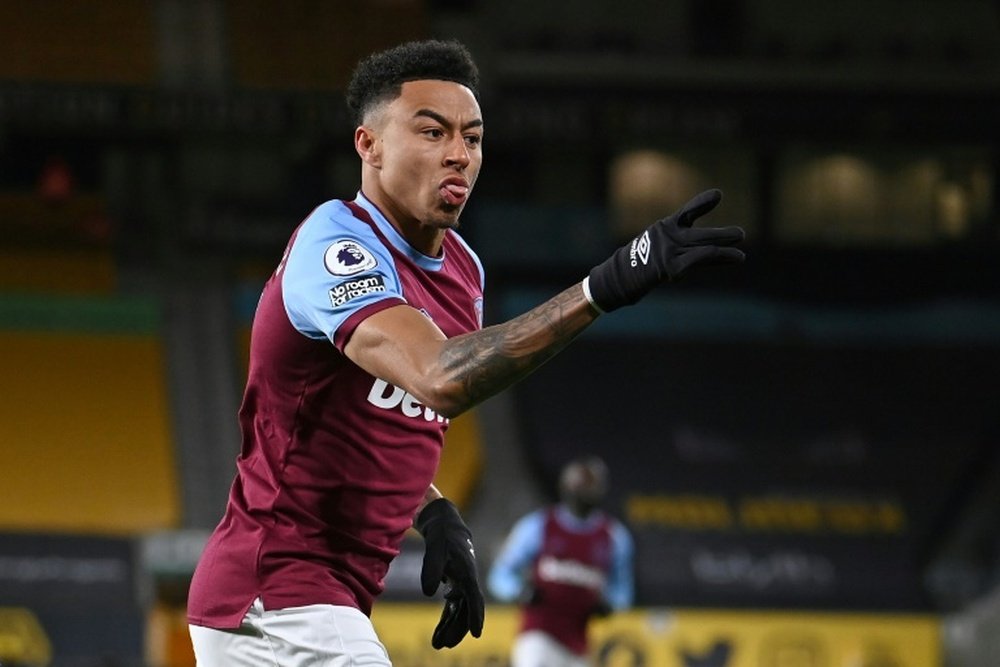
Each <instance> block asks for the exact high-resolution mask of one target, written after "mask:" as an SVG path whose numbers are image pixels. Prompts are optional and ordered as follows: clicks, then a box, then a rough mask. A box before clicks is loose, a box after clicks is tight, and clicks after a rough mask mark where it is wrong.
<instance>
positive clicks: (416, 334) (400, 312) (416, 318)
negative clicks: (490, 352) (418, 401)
mask: <svg viewBox="0 0 1000 667" xmlns="http://www.w3.org/2000/svg"><path fill="white" fill-rule="evenodd" d="M445 340H447V338H446V336H445V335H444V333H443V332H442V331H441V329H439V328H438V326H437V325H436V324H434V322H432V321H431V320H430V318H428V317H427V316H425V315H424V314H423V313H421V312H420V311H419V310H417V309H416V308H413V307H412V306H408V305H405V304H399V305H396V306H392V307H390V308H386V309H384V310H381V311H379V312H377V313H375V314H373V315H371V316H370V317H366V318H365V319H364V320H363V321H361V322H360V323H359V324H358V325H357V327H356V328H355V329H354V332H353V333H352V334H351V337H350V339H349V340H348V341H347V343H346V344H345V345H344V354H345V355H347V358H348V359H350V360H351V361H353V362H354V363H355V364H357V365H358V366H360V367H361V368H363V369H364V370H365V371H367V372H368V373H370V374H371V375H374V376H375V377H377V378H380V379H382V380H385V381H386V382H389V383H391V384H394V385H396V386H397V387H402V388H403V389H406V390H407V391H409V392H410V393H412V394H414V395H415V396H417V397H418V398H420V397H422V396H424V395H426V393H427V392H428V391H430V388H429V387H428V384H429V383H433V381H434V379H435V369H436V368H437V365H438V362H439V359H440V355H441V348H442V346H443V345H444V342H445Z"/></svg>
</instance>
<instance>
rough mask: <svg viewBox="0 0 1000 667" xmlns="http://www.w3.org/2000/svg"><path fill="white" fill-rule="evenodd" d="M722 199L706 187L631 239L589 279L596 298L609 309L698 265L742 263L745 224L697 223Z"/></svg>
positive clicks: (591, 293)
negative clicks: (697, 224)
mask: <svg viewBox="0 0 1000 667" xmlns="http://www.w3.org/2000/svg"><path fill="white" fill-rule="evenodd" d="M721 200H722V192H721V191H719V190H706V191H705V192H702V193H701V194H699V195H697V196H696V197H694V199H692V200H691V201H689V202H688V203H686V204H684V206H682V207H681V209H680V210H679V211H677V212H676V213H674V214H673V215H671V216H670V217H667V218H663V219H661V220H657V221H656V222H655V223H653V224H652V225H651V226H650V227H648V228H647V229H646V231H644V232H643V233H642V234H640V235H639V236H637V237H636V238H635V239H633V240H632V241H631V242H630V243H628V244H626V245H624V246H622V247H621V248H619V249H618V250H616V251H615V252H614V253H613V254H612V255H611V257H609V258H608V259H606V260H604V261H603V262H602V263H600V264H598V265H597V266H595V267H594V268H593V269H591V270H590V275H588V276H587V279H586V280H585V281H584V288H585V289H587V290H589V298H590V299H591V301H592V303H594V305H596V306H597V307H598V308H599V309H600V310H602V311H603V312H605V313H609V312H611V311H612V310H615V309H616V308H621V307H622V306H627V305H630V304H633V303H635V302H636V301H638V300H639V299H641V298H642V297H643V296H645V294H646V293H647V292H649V290H651V289H653V288H654V287H656V286H657V285H659V284H660V283H663V282H667V281H672V280H677V279H678V278H680V277H681V276H682V275H683V274H684V273H685V272H686V271H688V270H689V269H690V268H691V267H693V266H695V265H708V264H729V263H735V262H742V261H743V260H744V258H745V256H744V254H743V251H742V250H740V249H739V248H734V247H732V246H734V245H736V244H737V243H739V242H740V241H742V240H743V238H744V234H743V230H742V229H741V228H739V227H697V228H696V227H693V226H692V225H693V224H694V221H695V220H697V219H698V218H700V217H701V216H703V215H705V214H706V213H708V212H709V211H711V210H712V209H713V208H715V207H716V206H717V205H718V204H719V202H720V201H721Z"/></svg>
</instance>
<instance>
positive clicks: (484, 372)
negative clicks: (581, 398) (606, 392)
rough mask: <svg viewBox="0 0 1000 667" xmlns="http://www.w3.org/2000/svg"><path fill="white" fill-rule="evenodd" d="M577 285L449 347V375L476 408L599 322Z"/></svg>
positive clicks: (446, 357) (445, 355)
mask: <svg viewBox="0 0 1000 667" xmlns="http://www.w3.org/2000/svg"><path fill="white" fill-rule="evenodd" d="M581 294H582V292H581V289H580V286H579V285H575V286H573V287H570V288H568V289H566V290H564V291H563V292H562V293H560V294H558V295H557V296H555V297H553V298H552V299H549V300H548V301H546V302H545V303H543V304H541V305H539V306H537V307H535V308H533V309H532V310H529V311H528V312H526V313H524V314H523V315H520V316H518V317H515V318H514V319H512V320H509V321H507V322H504V323H503V324H497V325H494V326H491V327H487V328H485V329H483V330H481V331H477V332H474V333H471V334H466V335H464V336H458V337H456V338H453V339H451V340H449V341H448V343H447V344H446V345H445V348H444V350H443V362H444V368H445V371H446V372H447V373H448V375H449V376H450V377H451V378H453V379H454V380H455V381H457V382H460V383H461V384H462V386H463V388H464V389H465V393H466V397H467V399H468V402H469V403H468V404H469V405H470V406H471V405H475V404H476V403H479V402H480V401H482V400H484V399H486V398H489V397H490V396H492V395H493V394H496V393H497V392H499V391H501V390H503V389H505V388H506V387H508V386H510V385H511V384H513V383H515V382H517V381H518V380H520V379H521V378H523V377H524V376H526V375H528V374H529V373H531V372H532V371H534V370H535V369H536V368H538V367H539V366H541V365H542V364H543V363H545V362H546V361H548V360H549V359H550V358H551V357H552V356H553V355H555V354H556V353H557V352H559V351H560V350H561V349H562V348H563V347H565V346H566V344H568V343H569V342H570V341H571V340H573V338H574V337H575V336H576V335H577V334H579V333H580V332H581V331H583V330H584V329H585V328H586V327H587V325H589V324H590V323H591V322H593V321H594V319H595V318H596V314H595V313H594V312H593V311H591V310H590V308H589V307H587V306H586V305H585V303H582V302H581Z"/></svg>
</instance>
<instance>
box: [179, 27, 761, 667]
mask: <svg viewBox="0 0 1000 667" xmlns="http://www.w3.org/2000/svg"><path fill="white" fill-rule="evenodd" d="M477 87H478V72H477V69H476V66H475V64H474V62H473V60H472V58H471V57H470V55H469V53H468V51H467V50H466V49H465V47H463V46H462V45H461V44H459V43H457V42H439V41H434V40H431V41H424V42H411V43H407V44H403V45H400V46H398V47H395V48H392V49H389V50H386V51H383V52H379V53H376V54H373V55H371V56H369V57H367V58H365V59H364V60H363V61H362V62H360V63H359V64H358V66H357V68H356V69H355V72H354V74H353V76H352V78H351V81H350V84H349V85H348V89H347V101H348V105H349V106H350V108H351V109H352V111H353V112H354V113H355V117H356V120H357V127H356V129H355V131H354V147H355V149H356V151H357V153H358V156H359V158H360V162H361V189H360V191H359V192H358V193H357V195H356V196H355V197H354V199H349V200H331V201H328V202H326V203H323V204H320V205H319V206H318V207H317V208H316V209H315V210H314V211H313V212H312V213H310V214H309V216H308V217H307V218H306V219H305V220H304V221H303V222H302V223H301V224H300V225H299V227H298V228H297V229H296V230H295V232H294V233H293V234H292V237H291V239H290V240H289V242H288V246H287V248H286V250H285V253H284V256H283V257H282V259H281V261H280V262H279V264H278V266H277V268H276V269H275V271H274V274H273V275H272V276H271V278H270V279H269V280H268V282H267V283H266V284H265V286H264V289H263V292H262V294H261V297H260V301H259V304H258V306H257V312H256V314H255V316H254V323H253V328H252V333H251V342H250V369H249V377H248V379H247V386H246V391H245V393H244V397H243V404H242V406H241V408H240V414H239V417H240V425H241V429H242V434H243V445H242V451H241V453H240V455H239V457H238V459H237V462H236V467H237V473H236V479H235V481H234V483H233V486H232V490H231V492H230V495H229V500H228V502H227V506H226V509H225V514H224V516H223V517H222V520H221V522H220V523H219V525H218V527H217V528H216V529H215V531H214V532H213V534H212V536H211V537H210V539H209V541H208V544H207V545H206V548H205V551H204V553H203V554H202V557H201V559H200V561H199V564H198V567H197V568H196V570H195V574H194V578H193V580H192V582H191V589H190V595H189V600H188V620H189V624H190V629H191V636H192V640H193V643H194V648H195V654H196V656H197V659H198V661H199V664H200V665H203V666H206V667H207V666H213V667H216V666H228V665H248V666H249V665H253V666H254V667H260V666H261V665H281V666H282V667H290V666H291V667H294V666H297V665H360V664H365V665H389V664H390V661H389V658H388V656H387V655H386V652H385V649H384V647H383V646H382V644H381V643H380V642H379V640H378V638H377V637H376V635H375V632H374V630H373V628H372V625H371V622H370V621H369V618H368V616H369V613H370V612H371V608H372V604H373V602H374V600H375V598H376V597H377V596H378V594H379V593H380V592H381V590H382V587H383V579H384V576H385V574H386V571H387V569H388V567H389V564H390V562H391V561H392V559H393V558H394V557H395V556H396V555H397V553H398V551H399V544H400V542H401V540H402V538H403V535H404V533H405V532H406V530H407V529H408V528H409V527H410V526H411V525H413V526H415V527H416V529H417V530H418V531H419V532H420V533H421V534H422V535H423V537H424V541H425V555H424V561H423V569H422V571H421V584H422V587H423V590H424V592H425V593H426V594H427V595H433V594H434V593H435V592H436V591H437V589H438V587H439V586H440V585H441V584H442V583H444V584H445V591H446V592H445V603H444V609H443V611H442V615H441V620H440V623H439V624H438V625H437V627H436V628H435V630H434V633H433V636H432V638H431V643H432V644H433V646H434V647H435V648H440V647H452V646H455V645H456V644H457V643H458V642H459V641H461V639H462V638H463V637H464V636H465V635H466V634H468V633H471V634H472V635H473V636H477V637H478V636H479V635H480V633H481V631H482V626H483V613H484V612H483V609H484V603H483V595H482V592H481V590H480V586H479V582H478V577H477V573H476V563H475V556H474V550H473V547H472V541H471V534H470V532H469V529H468V528H467V527H466V525H465V523H464V522H463V521H462V519H461V517H460V516H459V513H458V511H457V510H456V508H455V506H454V505H453V504H451V503H450V502H449V501H448V500H447V499H445V498H442V497H441V494H440V493H438V491H437V490H436V489H435V488H434V487H433V486H432V484H431V482H432V480H433V477H434V473H435V470H436V468H437V465H438V460H439V455H440V450H441V447H442V444H443V441H444V432H445V430H446V428H447V427H448V419H449V418H451V417H454V416H456V415H458V414H461V413H462V412H463V411H465V410H467V409H469V408H470V407H472V406H474V405H476V404H477V403H479V402H481V401H482V400H484V399H485V398H487V397H489V396H491V395H493V394H496V393H497V392H499V391H500V390H502V389H504V388H506V387H508V386H510V385H511V384H512V383H514V382H516V381H517V380H519V379H521V378H523V377H524V376H526V375H528V374H529V373H531V372H532V371H533V370H535V369H536V368H538V366H540V365H541V364H542V363H543V362H544V361H545V360H547V359H549V358H550V357H551V356H552V355H554V354H555V353H556V352H558V351H559V350H560V349H561V348H562V347H563V346H565V345H566V344H567V343H569V342H570V340H571V339H572V338H573V337H574V336H576V335H577V334H578V333H580V332H581V331H582V330H583V329H585V328H586V327H587V326H588V325H590V324H591V323H592V322H594V320H596V319H597V317H598V316H599V315H600V313H601V312H610V311H612V310H614V309H615V308H618V307H620V306H624V305H626V304H629V303H634V302H635V301H637V300H639V299H640V298H641V297H642V296H643V294H645V293H646V292H647V291H649V290H650V289H652V288H653V287H655V286H656V285H658V284H660V283H663V282H667V281H670V280H673V279H676V278H677V277H678V276H680V275H681V274H682V273H683V272H684V271H685V270H687V269H688V268H690V267H691V266H693V265H695V264H698V263H709V262H726V261H728V262H732V261H740V260H741V259H742V258H743V253H742V252H741V251H740V250H739V249H737V248H735V247H732V246H733V245H734V244H736V243H738V242H739V241H740V240H742V238H743V234H742V231H741V230H740V229H739V228H727V229H726V228H724V229H714V230H713V229H707V228H699V229H695V228H692V227H691V224H692V223H693V222H694V220H695V219H696V218H697V217H699V216H700V215H702V214H704V213H707V212H708V211H709V210H711V209H712V208H713V207H714V206H715V204H716V203H718V200H719V197H720V194H719V193H718V191H710V192H708V193H703V194H702V195H700V196H699V197H697V198H696V199H695V200H693V201H692V202H691V203H690V204H688V205H687V206H686V207H685V208H684V209H682V210H681V211H680V212H678V213H677V214H675V215H673V216H671V217H669V218H665V219H664V220H661V221H659V222H657V223H655V224H654V225H652V226H651V227H650V228H649V229H648V230H647V231H646V232H645V233H644V234H643V235H641V236H640V238H638V239H636V241H635V242H634V243H632V244H630V245H629V246H626V247H623V248H621V249H619V250H618V251H616V252H615V253H614V254H613V255H612V256H611V257H610V258H609V259H608V260H606V261H605V262H603V263H602V264H600V265H599V266H597V267H595V268H594V269H593V270H591V271H590V273H589V275H588V276H587V277H586V278H585V279H584V280H583V281H582V282H579V283H577V284H575V285H573V286H572V287H569V288H568V289H566V290H565V291H563V292H562V293H561V294H559V295H558V296H556V297H554V298H552V299H551V300H550V301H548V302H546V303H544V304H542V305H540V306H538V307H536V308H535V309H533V310H531V311H529V312H527V313H525V314H523V315H521V316H519V317H517V318H515V319H513V320H511V321H509V322H505V323H503V324H498V325H495V326H490V327H487V328H485V329H484V328H481V327H482V314H483V282H484V281H483V270H482V266H481V264H480V262H479V260H478V259H477V257H476V255H475V253H473V251H472V250H471V249H470V248H469V247H468V246H467V245H466V244H465V242H464V241H463V240H462V239H461V237H460V236H459V235H458V234H457V233H456V231H455V230H456V228H457V227H458V224H459V218H460V216H461V213H462V209H463V208H464V207H465V204H466V202H467V201H468V200H469V196H470V194H471V193H472V190H473V187H474V186H475V184H476V178H477V177H478V175H479V169H480V166H481V164H482V159H483V133H484V119H483V115H482V113H481V111H480V107H479V102H478V98H477V95H478V92H477Z"/></svg>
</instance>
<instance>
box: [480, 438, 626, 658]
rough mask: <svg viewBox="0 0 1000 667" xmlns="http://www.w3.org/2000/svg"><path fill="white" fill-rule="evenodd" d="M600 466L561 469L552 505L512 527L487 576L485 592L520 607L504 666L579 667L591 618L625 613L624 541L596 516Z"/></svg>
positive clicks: (603, 476)
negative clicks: (555, 501) (556, 499)
mask: <svg viewBox="0 0 1000 667" xmlns="http://www.w3.org/2000/svg"><path fill="white" fill-rule="evenodd" d="M606 492H607V467H606V466H605V465H604V462H603V461H601V460H600V459H599V458H596V457H588V458H583V459H578V460H575V461H571V462H570V463H568V464H567V465H566V466H565V467H564V468H563V469H562V472H561V474H560V476H559V497H560V502H559V503H558V504H556V505H554V506H552V507H548V508H545V509H540V510H536V511H534V512H532V513H530V514H528V515H527V516H525V517H523V518H521V519H520V520H518V522H517V523H516V524H514V527H513V529H511V532H510V535H509V536H508V537H507V540H506V542H505V543H504V546H503V548H502V549H501V551H500V553H499V555H498V556H497V558H496V560H495V561H494V562H493V567H492V569H491V570H490V574H489V579H488V580H487V584H488V585H489V589H490V592H491V593H493V595H494V596H495V597H497V598H498V599H500V600H503V601H504V602H513V601H518V602H519V603H520V604H521V627H520V631H519V632H518V636H517V639H516V640H515V642H514V651H513V655H512V658H511V666H512V667H587V665H589V664H590V662H589V660H588V657H587V652H588V643H587V627H588V625H589V624H590V621H591V619H593V618H598V617H604V616H607V615H608V614H610V613H612V612H613V611H620V610H622V609H627V608H628V607H631V606H632V600H633V580H634V576H633V574H632V558H633V552H634V548H633V545H632V537H631V535H629V533H628V530H627V529H626V528H625V526H624V525H622V523H621V522H620V521H618V520H617V519H615V518H614V517H612V516H610V515H609V514H607V513H605V512H604V511H602V510H601V509H600V505H601V502H602V501H603V500H604V496H605V494H606Z"/></svg>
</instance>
